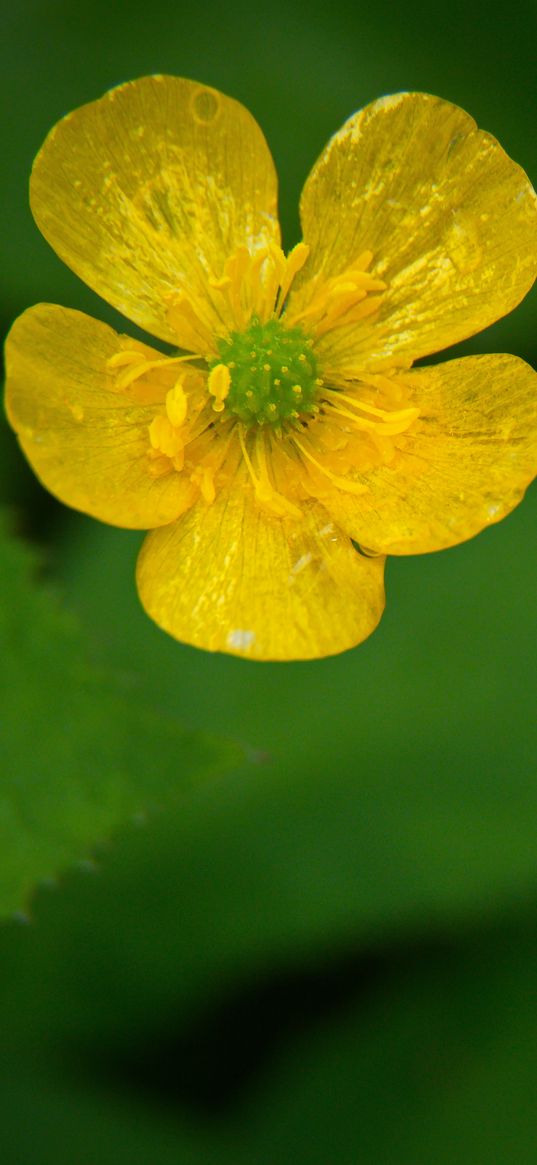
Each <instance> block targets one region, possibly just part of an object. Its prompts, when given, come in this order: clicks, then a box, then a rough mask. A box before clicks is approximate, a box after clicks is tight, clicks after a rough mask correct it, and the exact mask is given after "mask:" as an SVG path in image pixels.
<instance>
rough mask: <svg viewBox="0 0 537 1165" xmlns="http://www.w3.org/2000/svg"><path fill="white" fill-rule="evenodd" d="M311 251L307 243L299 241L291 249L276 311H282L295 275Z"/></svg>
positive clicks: (282, 277)
mask: <svg viewBox="0 0 537 1165" xmlns="http://www.w3.org/2000/svg"><path fill="white" fill-rule="evenodd" d="M309 253H310V249H309V247H308V244H307V243H297V244H296V247H293V249H292V250H291V251H289V254H288V256H287V259H286V260H285V270H284V272H283V274H282V276H281V279H280V284H281V286H280V292H279V295H278V303H277V307H276V311H277V312H278V313H279V312H280V311H281V309H282V307H283V304H284V303H285V300H286V299H287V296H288V294H289V290H290V287H291V284H292V282H293V279H294V278H295V275H296V274H297V272H298V271H300V269H301V267H303V266H304V263H305V262H306V259H307V257H308V255H309Z"/></svg>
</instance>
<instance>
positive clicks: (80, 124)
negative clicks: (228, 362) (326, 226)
mask: <svg viewBox="0 0 537 1165" xmlns="http://www.w3.org/2000/svg"><path fill="white" fill-rule="evenodd" d="M276 191H277V185H276V175H275V172H274V165H273V162H272V158H271V156H270V153H269V149H268V146H267V144H266V142H265V139H264V137H263V134H262V133H261V130H260V129H259V127H258V125H257V124H256V122H255V121H254V119H253V117H252V116H251V115H250V114H249V113H248V111H247V110H246V109H244V107H243V106H242V105H240V104H239V103H238V102H237V101H233V100H232V99H231V98H229V97H225V96H223V94H221V93H218V92H217V91H216V90H215V89H209V88H207V87H206V86H202V85H199V84H197V83H196V82H194V81H187V80H184V79H182V78H179V77H160V76H158V77H143V78H141V80H139V81H132V82H129V83H128V84H126V85H121V86H120V87H119V88H117V89H113V90H112V91H111V92H109V93H107V94H106V95H105V96H104V97H103V98H102V99H101V100H99V101H94V102H92V103H91V104H89V105H84V106H82V108H80V109H77V110H75V112H74V113H71V114H69V116H68V117H65V118H64V119H63V121H60V122H59V124H58V125H57V126H56V127H55V129H53V130H52V132H51V133H50V134H49V136H48V138H47V140H46V141H45V144H44V146H43V148H42V150H41V151H40V153H39V154H38V156H37V158H36V161H35V165H34V170H33V175H32V182H31V202H32V209H33V212H34V216H35V219H36V222H37V224H38V226H39V228H40V230H41V231H42V232H43V234H44V236H45V238H46V239H48V241H49V243H51V245H52V246H53V247H54V249H55V250H56V251H57V253H58V255H59V256H60V257H61V258H62V259H63V260H64V261H65V262H66V263H67V264H68V265H69V266H70V267H72V269H73V270H74V271H76V273H77V275H80V276H81V278H82V279H84V280H85V282H86V283H88V284H89V286H90V287H92V288H93V289H94V290H95V291H96V292H98V294H99V295H102V296H103V298H104V299H106V300H108V302H109V303H111V304H113V306H114V307H116V308H118V309H119V311H121V312H123V313H124V315H126V316H128V318H129V319H131V320H134V321H135V322H136V323H137V324H139V325H140V326H141V327H143V328H145V329H146V331H148V332H150V333H152V334H153V335H156V336H160V337H161V339H164V340H169V341H170V342H171V343H175V344H178V345H180V346H183V347H186V348H188V349H189V350H191V344H189V343H188V339H189V335H190V333H189V335H186V334H185V337H184V339H185V342H184V343H183V342H182V338H181V335H180V334H178V332H177V330H175V329H174V327H172V326H171V323H170V321H169V318H168V310H169V305H170V296H172V297H173V295H176V294H177V293H180V292H181V291H183V292H186V293H187V294H188V296H190V297H192V296H194V297H196V298H198V299H201V300H206V298H207V296H206V288H207V280H208V277H209V275H212V276H220V275H221V274H222V270H223V263H224V260H225V259H226V258H227V257H228V256H229V255H230V254H231V253H232V252H233V251H234V250H235V249H236V248H237V246H238V245H239V244H243V243H247V242H249V243H250V244H251V245H252V247H255V246H256V245H258V244H260V243H267V242H268V241H270V240H273V241H276V242H278V241H279V227H278V223H277V220H276V218H275V215H276Z"/></svg>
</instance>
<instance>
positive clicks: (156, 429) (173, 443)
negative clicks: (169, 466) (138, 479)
mask: <svg viewBox="0 0 537 1165" xmlns="http://www.w3.org/2000/svg"><path fill="white" fill-rule="evenodd" d="M149 440H150V442H151V447H152V448H153V449H156V450H157V452H158V453H164V454H165V456H166V457H172V458H173V457H177V456H178V454H179V453H180V451H181V449H182V448H183V439H182V437H181V435H180V433H179V431H178V430H177V429H176V428H175V427H174V426H173V425H172V424H171V422H170V421H169V420H168V417H166V416H164V414H163V413H160V414H159V416H158V417H154V418H153V420H152V421H151V424H150V426H149Z"/></svg>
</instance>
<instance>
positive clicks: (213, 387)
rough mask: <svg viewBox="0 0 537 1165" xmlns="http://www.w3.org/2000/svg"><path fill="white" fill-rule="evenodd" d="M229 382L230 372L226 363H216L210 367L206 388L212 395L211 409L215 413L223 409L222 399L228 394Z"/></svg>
mask: <svg viewBox="0 0 537 1165" xmlns="http://www.w3.org/2000/svg"><path fill="white" fill-rule="evenodd" d="M230 384H231V373H230V371H229V368H228V366H227V364H216V365H215V367H214V368H211V371H210V372H209V376H208V380H207V388H208V389H209V392H210V394H211V396H214V404H213V409H214V411H215V413H221V412H222V411H223V409H224V407H225V406H224V401H225V399H226V396H227V395H228V392H229V388H230Z"/></svg>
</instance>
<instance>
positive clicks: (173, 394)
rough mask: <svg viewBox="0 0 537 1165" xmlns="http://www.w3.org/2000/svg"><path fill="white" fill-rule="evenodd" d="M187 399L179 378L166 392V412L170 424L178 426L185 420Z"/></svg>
mask: <svg viewBox="0 0 537 1165" xmlns="http://www.w3.org/2000/svg"><path fill="white" fill-rule="evenodd" d="M187 409H188V399H187V395H186V392H185V390H184V388H183V385H182V383H181V380H178V381H177V383H176V384H175V385H174V386H173V388H170V391H169V392H167V393H166V412H167V414H168V420H169V421H170V424H172V425H174V426H175V427H176V428H179V427H180V426H181V425H183V424H184V422H185V420H186V415H187Z"/></svg>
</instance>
